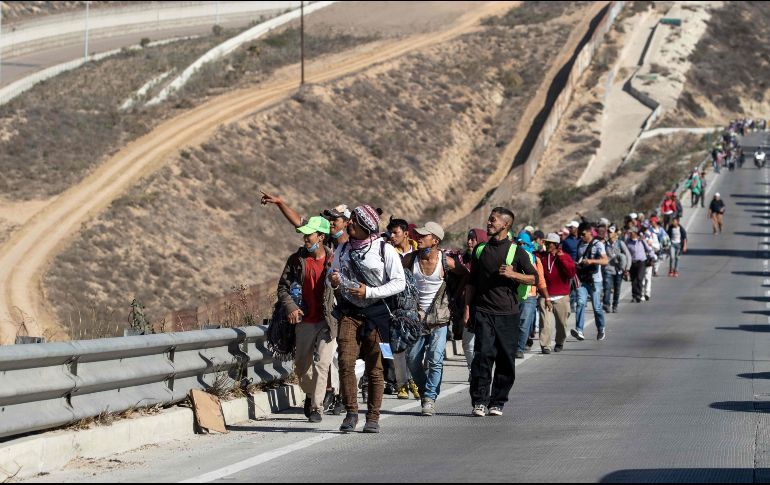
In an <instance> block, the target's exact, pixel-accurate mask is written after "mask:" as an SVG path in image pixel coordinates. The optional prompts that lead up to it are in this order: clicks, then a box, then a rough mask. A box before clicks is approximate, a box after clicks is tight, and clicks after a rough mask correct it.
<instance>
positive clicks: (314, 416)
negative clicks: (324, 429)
mask: <svg viewBox="0 0 770 485" xmlns="http://www.w3.org/2000/svg"><path fill="white" fill-rule="evenodd" d="M307 420H308V422H310V423H320V422H321V421H322V420H323V418H322V417H321V412H320V411H318V409H314V410H312V411H311V412H310V416H308V418H307Z"/></svg>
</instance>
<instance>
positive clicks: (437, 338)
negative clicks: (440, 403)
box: [406, 327, 447, 400]
mask: <svg viewBox="0 0 770 485" xmlns="http://www.w3.org/2000/svg"><path fill="white" fill-rule="evenodd" d="M446 336H447V327H440V328H437V329H435V330H433V331H432V332H431V333H430V335H423V336H422V337H420V338H419V339H418V340H417V342H415V343H414V345H412V346H410V347H409V348H407V349H406V363H407V365H408V366H409V370H410V371H411V372H412V379H414V383H415V384H417V388H418V389H419V390H420V396H422V397H423V399H433V400H436V398H437V397H438V395H439V393H440V392H441V377H442V375H443V374H444V354H445V353H446ZM425 354H427V355H428V369H427V372H426V369H425V367H424V366H423V361H424V360H425Z"/></svg>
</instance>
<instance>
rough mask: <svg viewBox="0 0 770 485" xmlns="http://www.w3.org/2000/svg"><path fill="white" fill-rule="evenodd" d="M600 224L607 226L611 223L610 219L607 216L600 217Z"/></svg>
mask: <svg viewBox="0 0 770 485" xmlns="http://www.w3.org/2000/svg"><path fill="white" fill-rule="evenodd" d="M599 225H600V226H605V227H607V226H609V225H610V220H609V219H607V218H606V217H602V218H601V219H599Z"/></svg>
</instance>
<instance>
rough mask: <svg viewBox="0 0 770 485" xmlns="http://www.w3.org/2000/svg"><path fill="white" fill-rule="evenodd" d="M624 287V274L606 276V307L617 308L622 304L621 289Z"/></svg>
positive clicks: (606, 274) (608, 274) (607, 274)
mask: <svg viewBox="0 0 770 485" xmlns="http://www.w3.org/2000/svg"><path fill="white" fill-rule="evenodd" d="M622 285H623V273H620V274H610V273H605V274H604V283H603V286H604V306H606V307H608V308H610V307H612V308H617V307H618V303H620V287H621V286H622Z"/></svg>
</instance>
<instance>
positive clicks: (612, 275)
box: [604, 226, 631, 313]
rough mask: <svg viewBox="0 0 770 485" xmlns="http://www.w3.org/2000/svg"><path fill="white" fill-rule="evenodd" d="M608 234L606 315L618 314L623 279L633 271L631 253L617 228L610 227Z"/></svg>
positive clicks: (605, 284)
mask: <svg viewBox="0 0 770 485" xmlns="http://www.w3.org/2000/svg"><path fill="white" fill-rule="evenodd" d="M608 234H609V237H608V239H607V244H606V245H605V246H606V248H605V249H606V251H607V258H608V259H609V263H608V264H607V266H605V267H604V310H605V312H606V313H610V312H612V313H617V312H618V304H619V303H620V288H621V286H622V284H623V277H624V276H628V274H629V271H631V253H630V252H629V251H628V246H626V243H625V242H624V241H623V240H622V239H620V237H619V234H618V230H617V228H616V227H615V226H610V228H609V230H608Z"/></svg>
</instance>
